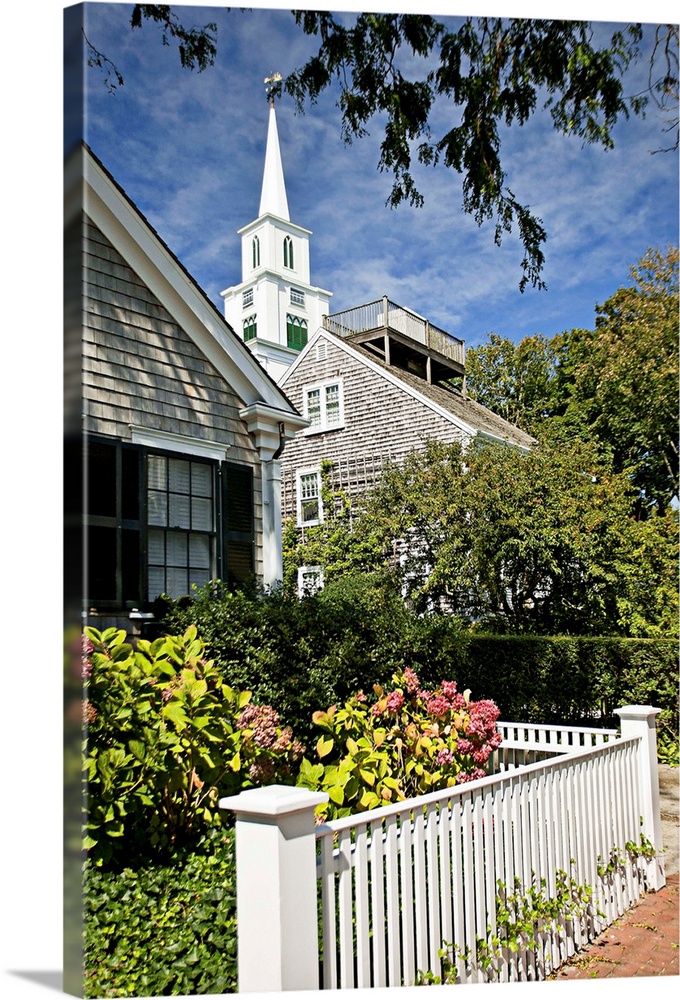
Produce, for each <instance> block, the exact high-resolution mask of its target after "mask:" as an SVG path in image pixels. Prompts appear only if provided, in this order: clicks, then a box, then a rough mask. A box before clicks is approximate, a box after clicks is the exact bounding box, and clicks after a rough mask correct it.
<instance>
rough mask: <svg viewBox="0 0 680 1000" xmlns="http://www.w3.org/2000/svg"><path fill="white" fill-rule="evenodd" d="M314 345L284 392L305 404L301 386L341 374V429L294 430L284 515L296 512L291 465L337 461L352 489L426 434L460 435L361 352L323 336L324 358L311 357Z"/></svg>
mask: <svg viewBox="0 0 680 1000" xmlns="http://www.w3.org/2000/svg"><path fill="white" fill-rule="evenodd" d="M313 357H315V352H314V351H313V350H312V352H311V353H310V355H308V357H307V359H306V363H305V360H303V362H302V363H301V364H300V365H299V366H298V368H297V369H296V370H295V371H293V372H292V374H291V375H290V377H289V378H288V379H287V380H286V383H285V392H286V395H287V396H288V398H289V399H290V401H291V402H292V403H293V405H294V406H295V408H296V409H297V410H299V411H300V412H301V413H302V412H303V410H304V399H303V388H304V387H305V386H307V385H314V384H316V383H317V382H323V381H325V380H327V379H328V380H333V379H334V378H338V379H341V380H342V385H343V396H344V418H345V419H344V423H345V426H344V428H343V429H342V430H333V431H328V432H325V433H317V434H311V435H309V434H306V433H305V432H302V433H301V434H298V435H297V436H296V437H295V439H294V440H293V441H290V442H288V443H287V444H286V448H285V451H284V453H283V459H282V463H283V496H282V508H283V516H284V518H286V517H292V516H294V515H295V501H294V495H295V494H294V478H295V470H296V469H300V468H308V467H313V466H318V465H319V464H320V462H321V460H322V459H330V460H332V461H333V462H336V463H337V468H336V470H335V475H334V478H335V481H336V483H337V485H338V486H341V487H342V488H344V489H346V490H347V492H348V493H349V494H350V495H356V494H357V493H359V492H361V490H362V489H363V488H365V486H366V485H368V484H369V483H370V481H371V479H372V478H373V476H374V475H375V473H377V472H378V471H379V469H380V466H381V464H382V462H383V461H384V460H386V459H393V460H396V461H401V460H403V459H404V458H405V457H406V455H407V454H408V453H409V452H412V451H414V450H419V449H422V447H423V444H424V442H425V441H426V440H427V439H428V438H433V439H436V440H439V441H444V442H447V443H450V442H453V441H462V440H463V437H464V435H463V433H462V431H461V430H460V429H459V428H458V427H456V426H454V425H453V424H452V423H451V421H450V420H447V419H446V418H445V417H443V416H441V415H439V414H438V413H436V412H435V411H433V410H432V409H431V408H430V407H427V406H425V405H424V404H423V403H422V402H420V401H419V400H417V399H414V398H413V397H412V396H410V395H409V394H408V393H406V392H404V389H403V388H400V387H399V386H397V385H394V384H393V383H391V382H390V381H388V380H387V379H385V378H384V377H382V375H380V374H378V373H377V372H375V371H372V370H371V369H370V368H369V367H367V366H366V365H365V364H363V363H362V361H361V360H360V359H359V358H356V357H353V356H351V355H350V354H348V353H346V352H345V351H342V350H341V349H339V348H338V347H337V346H336V345H335V344H333V343H332V342H331V341H330V339H329V340H328V341H327V350H326V359H325V360H323V361H322V360H319V361H316V360H314V361H312V358H313Z"/></svg>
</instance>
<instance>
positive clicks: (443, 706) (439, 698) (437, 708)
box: [427, 694, 451, 717]
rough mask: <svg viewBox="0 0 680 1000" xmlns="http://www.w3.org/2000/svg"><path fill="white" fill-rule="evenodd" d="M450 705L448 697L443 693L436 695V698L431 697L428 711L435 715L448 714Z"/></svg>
mask: <svg viewBox="0 0 680 1000" xmlns="http://www.w3.org/2000/svg"><path fill="white" fill-rule="evenodd" d="M450 707H451V706H450V705H449V702H448V699H447V698H445V697H444V696H443V695H441V694H438V695H435V696H434V698H430V699H429V701H428V703H427V710H428V712H429V713H430V715H434V716H435V717H439V716H441V715H446V713H447V712H448V711H449V708H450Z"/></svg>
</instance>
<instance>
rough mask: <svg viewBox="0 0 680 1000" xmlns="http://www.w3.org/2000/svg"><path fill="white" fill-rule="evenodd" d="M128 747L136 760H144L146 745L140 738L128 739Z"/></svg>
mask: <svg viewBox="0 0 680 1000" xmlns="http://www.w3.org/2000/svg"><path fill="white" fill-rule="evenodd" d="M128 748H129V750H130V753H131V754H133V755H134V756H135V757H136V758H137V760H140V761H142V762H144V760H146V746H145V745H144V744H143V743H142V742H141V741H140V740H130V741H129V742H128Z"/></svg>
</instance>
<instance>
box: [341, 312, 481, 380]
mask: <svg viewBox="0 0 680 1000" xmlns="http://www.w3.org/2000/svg"><path fill="white" fill-rule="evenodd" d="M323 325H324V327H325V329H326V330H328V331H329V332H330V333H335V334H336V335H337V336H338V337H346V338H348V339H349V338H352V337H356V336H357V335H359V334H362V333H370V332H371V331H373V330H375V331H376V333H377V332H380V331H387V332H389V331H394V332H395V333H397V334H401V335H402V336H403V337H407V338H408V339H409V340H412V341H414V342H415V343H417V344H422V345H423V346H424V347H427V348H429V349H430V350H433V351H436V352H437V353H438V354H441V355H442V356H443V357H445V358H448V359H449V360H450V361H454V362H456V363H457V364H459V365H463V366H464V365H465V341H464V340H460V339H459V338H458V337H453V336H452V335H451V334H450V333H447V332H446V331H445V330H441V329H440V328H439V327H437V326H434V325H433V324H432V323H430V322H429V321H428V320H426V319H423V317H422V316H418V314H417V313H414V312H411V310H410V309H405V308H404V307H403V306H398V305H396V304H395V303H394V302H391V301H390V300H389V299H388V298H387V297H386V296H385V297H383V298H382V299H378V300H377V301H375V302H369V303H367V304H366V305H363V306H356V307H355V308H354V309H346V310H345V311H344V312H338V313H332V314H331V315H330V316H324V319H323Z"/></svg>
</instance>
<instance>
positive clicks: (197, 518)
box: [191, 497, 213, 531]
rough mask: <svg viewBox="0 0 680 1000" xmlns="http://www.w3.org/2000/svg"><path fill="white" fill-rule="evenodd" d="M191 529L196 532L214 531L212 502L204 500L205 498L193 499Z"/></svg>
mask: <svg viewBox="0 0 680 1000" xmlns="http://www.w3.org/2000/svg"><path fill="white" fill-rule="evenodd" d="M191 527H192V528H193V529H194V531H212V528H213V518H212V500H204V499H203V497H192V499H191Z"/></svg>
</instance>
